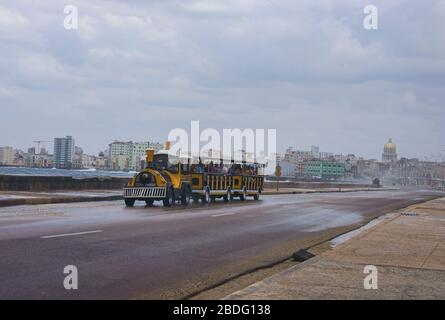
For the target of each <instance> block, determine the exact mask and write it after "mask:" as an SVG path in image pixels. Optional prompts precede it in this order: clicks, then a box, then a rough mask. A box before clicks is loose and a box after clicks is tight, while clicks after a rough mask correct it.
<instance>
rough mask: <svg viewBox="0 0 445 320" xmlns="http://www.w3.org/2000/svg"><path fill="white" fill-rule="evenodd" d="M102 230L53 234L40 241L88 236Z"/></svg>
mask: <svg viewBox="0 0 445 320" xmlns="http://www.w3.org/2000/svg"><path fill="white" fill-rule="evenodd" d="M99 232H102V230H93V231H83V232H74V233H63V234H53V235H51V236H43V237H40V238H41V239H51V238H59V237H71V236H79V235H82V234H90V233H99Z"/></svg>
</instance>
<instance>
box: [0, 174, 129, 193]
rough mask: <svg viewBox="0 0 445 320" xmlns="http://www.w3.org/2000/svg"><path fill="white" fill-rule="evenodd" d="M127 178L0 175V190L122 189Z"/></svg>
mask: <svg viewBox="0 0 445 320" xmlns="http://www.w3.org/2000/svg"><path fill="white" fill-rule="evenodd" d="M128 180H129V179H128V178H116V177H94V178H84V179H75V178H72V177H56V176H54V177H53V176H14V175H0V191H50V190H92V189H95V190H104V189H107V190H113V189H122V188H123V187H124V186H125V184H126V183H127V182H128Z"/></svg>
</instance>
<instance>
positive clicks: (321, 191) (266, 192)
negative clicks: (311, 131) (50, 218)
mask: <svg viewBox="0 0 445 320" xmlns="http://www.w3.org/2000/svg"><path fill="white" fill-rule="evenodd" d="M389 190H398V189H377V188H366V189H354V190H341V189H340V190H312V191H263V192H261V194H262V195H268V196H270V195H279V194H306V193H333V192H359V191H389Z"/></svg>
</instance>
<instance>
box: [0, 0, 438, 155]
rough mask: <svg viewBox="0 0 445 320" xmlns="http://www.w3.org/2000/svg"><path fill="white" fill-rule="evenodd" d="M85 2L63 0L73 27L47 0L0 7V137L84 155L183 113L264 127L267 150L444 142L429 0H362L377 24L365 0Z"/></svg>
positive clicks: (184, 120) (407, 148)
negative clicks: (73, 8) (62, 144)
mask: <svg viewBox="0 0 445 320" xmlns="http://www.w3.org/2000/svg"><path fill="white" fill-rule="evenodd" d="M99 2H100V3H101V4H104V6H100V5H99V6H98V5H94V4H91V3H89V2H87V1H76V5H77V7H78V10H79V27H78V29H77V30H66V29H65V28H64V27H63V19H64V15H63V6H64V5H65V4H61V3H60V2H58V1H55V0H45V1H39V3H38V4H34V3H25V2H17V3H16V2H15V3H8V4H2V5H1V6H0V38H1V39H2V41H1V42H0V49H1V50H2V57H1V58H0V68H1V70H2V77H0V105H1V106H2V118H3V119H7V120H8V121H4V122H3V123H2V126H1V127H0V136H1V140H0V144H1V145H16V146H18V147H20V148H27V147H29V146H30V145H31V142H32V141H33V140H38V139H45V137H54V136H65V135H66V134H68V133H69V134H71V135H73V136H75V137H76V139H77V140H78V141H79V144H81V145H82V146H83V148H84V149H85V151H86V152H88V153H97V152H98V151H99V150H97V149H96V148H97V146H105V145H106V144H107V143H108V142H109V137H112V136H120V137H121V139H122V140H135V141H143V140H144V139H145V137H147V136H148V137H150V139H152V140H155V141H164V140H165V138H166V136H167V133H168V132H169V131H170V130H172V129H174V128H185V127H187V126H188V123H189V121H190V120H193V119H196V120H199V121H201V123H202V124H203V125H204V126H206V127H211V128H215V129H217V130H222V129H223V128H264V129H269V128H270V129H276V130H277V138H278V141H279V143H278V145H277V150H278V151H279V152H283V151H284V150H285V148H286V147H287V146H288V145H294V146H295V147H298V148H300V149H308V148H309V147H310V145H311V144H314V145H318V146H320V147H321V148H322V149H324V150H330V151H333V152H341V153H346V152H350V150H353V151H354V153H357V154H360V155H362V156H363V157H366V158H379V155H380V153H381V143H382V141H386V140H387V139H388V138H389V137H391V138H393V139H394V141H397V144H398V146H399V149H400V151H401V153H403V155H404V156H406V157H410V158H411V157H421V156H422V155H430V154H434V153H437V152H439V151H441V150H443V149H444V142H443V137H444V136H445V127H444V126H443V123H444V120H445V108H444V107H443V105H442V101H444V98H445V96H444V95H445V93H444V92H443V90H442V88H443V84H444V82H445V81H444V80H445V79H444V74H445V45H444V43H445V41H444V31H443V30H445V27H444V25H443V23H444V21H445V16H444V12H445V10H443V2H440V1H432V2H431V3H430V4H429V5H424V4H423V3H421V2H419V3H410V5H407V3H408V1H396V2H393V3H389V2H387V1H375V5H376V6H377V7H378V8H379V21H380V25H379V28H378V30H366V29H364V28H363V16H364V15H363V7H364V6H365V5H366V4H367V2H366V1H335V2H334V1H326V2H323V3H321V4H317V5H314V4H312V3H311V2H310V1H303V2H299V3H295V2H294V1H287V0H286V1H282V2H280V3H279V4H272V3H269V2H264V1H247V2H244V1H239V0H231V1H228V2H224V3H218V4H213V5H211V4H209V3H208V2H206V1H202V0H196V1H189V2H184V3H179V2H177V1H163V2H157V1H156V2H150V3H145V2H137V3H135V4H128V3H125V2H123V1H106V2H104V1H99ZM103 8H106V10H104V9H103ZM260 21H261V23H260ZM425 34H428V37H425ZM24 114H26V117H23V115H24ZM172 115H174V117H172ZM18 123H20V125H17V124H18ZM116 132H118V133H119V134H116ZM306 143H307V144H306Z"/></svg>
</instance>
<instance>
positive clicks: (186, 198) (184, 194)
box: [181, 188, 190, 206]
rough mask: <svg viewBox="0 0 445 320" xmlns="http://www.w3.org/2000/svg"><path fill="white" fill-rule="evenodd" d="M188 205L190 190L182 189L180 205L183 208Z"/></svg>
mask: <svg viewBox="0 0 445 320" xmlns="http://www.w3.org/2000/svg"><path fill="white" fill-rule="evenodd" d="M189 203H190V189H189V188H184V189H182V192H181V204H182V205H184V206H188V204H189Z"/></svg>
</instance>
